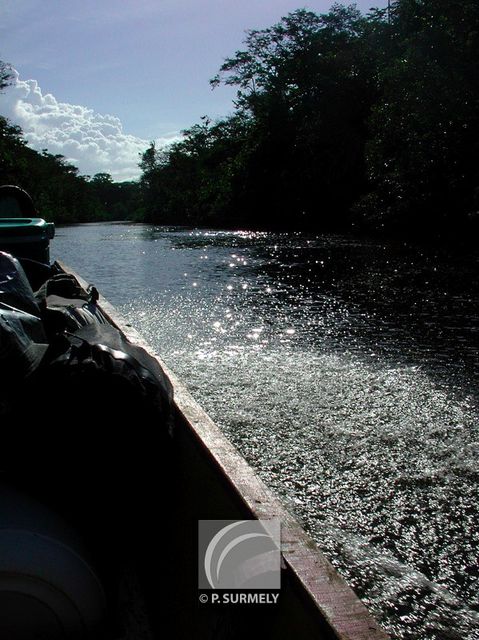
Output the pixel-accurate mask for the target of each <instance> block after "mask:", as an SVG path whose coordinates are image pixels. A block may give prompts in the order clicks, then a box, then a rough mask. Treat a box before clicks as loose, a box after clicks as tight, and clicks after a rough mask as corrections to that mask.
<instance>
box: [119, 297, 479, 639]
mask: <svg viewBox="0 0 479 640" xmlns="http://www.w3.org/2000/svg"><path fill="white" fill-rule="evenodd" d="M145 303H146V302H145ZM140 307H141V308H143V306H142V305H140ZM127 311H128V315H129V317H130V319H132V320H133V322H135V324H138V326H139V328H140V330H141V331H142V332H143V333H144V334H146V335H147V337H148V339H149V340H150V341H151V342H152V343H154V344H155V346H158V348H159V349H160V350H161V353H162V355H163V357H164V359H165V361H166V362H167V364H168V365H169V366H170V367H171V368H172V369H174V370H175V372H176V373H178V375H179V376H180V377H182V378H183V379H184V380H185V381H186V382H187V384H188V386H189V387H190V389H191V390H192V392H193V394H194V395H195V396H196V397H197V399H198V400H199V401H200V403H201V404H202V405H203V406H204V407H205V409H206V410H207V411H208V412H209V413H210V414H211V416H212V417H213V418H214V419H215V420H216V421H217V422H218V423H219V424H220V425H221V426H222V428H223V429H224V430H225V431H226V433H227V434H228V436H229V437H230V438H231V440H232V441H233V442H234V443H235V445H236V446H237V447H238V449H239V450H240V451H241V452H242V453H243V455H244V456H245V457H246V458H247V460H248V461H249V462H250V463H251V464H252V465H253V466H254V467H255V469H256V470H257V471H258V473H259V475H260V476H261V477H262V478H263V479H264V480H265V481H266V483H267V484H269V485H270V486H272V487H273V488H274V489H275V490H276V491H277V493H279V494H280V495H281V496H282V498H283V499H284V500H285V502H286V503H287V505H288V506H289V508H290V509H291V510H293V511H294V512H295V513H296V515H297V516H298V518H299V519H300V520H301V521H302V522H303V524H304V526H305V527H306V528H307V529H308V530H309V531H310V533H311V534H312V536H313V537H314V538H315V540H316V541H317V542H318V544H319V546H320V547H321V548H322V550H323V551H324V552H325V553H326V555H327V556H328V558H329V559H330V560H331V561H332V562H333V563H334V564H335V566H337V568H338V569H339V570H340V571H341V572H342V573H343V574H344V575H345V577H346V578H347V580H348V581H349V583H350V584H351V585H352V586H353V588H354V589H355V590H356V591H357V593H358V594H359V595H360V596H361V597H362V599H363V600H364V601H365V602H366V603H367V604H368V606H369V607H370V609H371V610H372V611H373V613H374V614H375V615H376V616H377V617H378V619H380V620H381V621H382V622H383V624H384V626H385V627H386V628H387V629H388V630H389V631H390V632H391V633H392V634H393V635H394V637H397V638H425V639H426V638H428V639H431V638H438V639H439V638H441V639H442V638H451V639H452V638H468V637H469V638H471V639H472V638H473V637H474V634H475V633H476V632H477V629H479V617H478V613H477V610H474V608H473V604H472V603H474V602H477V577H478V572H477V547H476V546H475V544H474V541H477V534H478V522H477V495H476V491H475V489H474V487H475V484H476V481H477V475H478V468H479V467H478V449H477V446H476V444H477V441H478V439H479V433H478V422H477V415H476V413H475V411H474V409H473V407H472V406H471V405H470V404H469V403H468V400H467V398H463V399H461V400H459V399H457V398H452V397H450V395H449V394H448V393H447V392H446V391H445V390H444V389H442V388H440V387H438V386H436V385H435V384H434V383H433V382H432V381H431V380H430V378H429V377H428V376H427V375H426V374H425V373H424V372H422V371H421V370H420V369H419V368H418V367H412V366H409V367H407V366H396V367H391V366H390V365H386V364H385V363H384V362H381V361H380V360H377V361H372V360H371V358H370V357H369V356H368V357H365V358H362V357H361V355H360V353H359V352H358V351H356V352H354V353H351V352H348V351H341V350H338V349H337V350H336V351H335V352H331V351H330V350H328V349H326V350H324V351H322V350H321V348H320V347H319V345H310V347H309V348H308V349H305V348H304V347H303V348H302V349H301V348H300V346H299V345H298V343H297V342H286V343H283V342H281V339H280V338H279V335H280V334H282V335H283V336H284V335H286V336H288V337H289V338H292V339H293V340H294V339H295V335H294V333H291V334H288V332H287V329H286V330H285V329H284V327H285V324H284V323H285V318H284V316H282V315H277V316H275V317H270V316H267V315H266V314H263V316H262V320H261V321H259V319H260V317H261V316H260V315H257V314H256V313H255V312H251V308H250V307H248V306H243V307H242V308H238V307H235V304H234V301H232V300H228V306H224V308H223V307H222V306H221V298H220V299H217V300H216V303H215V304H214V305H210V304H209V303H202V302H201V301H200V300H199V299H197V300H195V302H194V303H193V304H192V300H191V298H190V297H188V298H185V297H183V296H177V297H175V298H174V299H173V300H170V302H169V303H168V304H167V305H166V306H165V302H164V300H162V301H161V303H159V304H158V306H157V307H155V305H151V302H150V307H149V308H148V311H147V313H146V315H141V313H142V312H140V311H139V310H138V309H136V308H134V307H133V308H132V307H130V308H128V309H127ZM143 311H144V309H143ZM256 311H257V312H258V311H259V309H257V310H256ZM159 314H161V318H162V320H161V328H159V325H158V322H157V320H156V319H157V318H158V316H159ZM222 314H223V315H222ZM228 315H229V316H231V319H234V318H236V322H237V326H230V327H229V328H228V330H225V331H219V329H220V328H222V327H224V326H227V322H226V321H225V319H224V318H225V317H227V316H228ZM220 316H221V317H222V320H221V321H220V320H217V319H216V318H218V317H220ZM288 319H289V322H292V321H293V320H294V319H293V320H292V317H291V316H289V318H288ZM179 327H185V329H179ZM260 328H261V332H260V331H258V329H260ZM186 331H188V334H186ZM248 332H249V333H253V332H254V333H256V334H257V335H265V341H264V342H263V343H261V344H258V342H257V341H254V340H252V341H250V342H248V341H247V340H245V339H244V336H245V335H248ZM182 333H184V335H182ZM179 334H180V335H179ZM187 336H189V340H188V338H187ZM192 339H193V344H192ZM220 381H222V383H221V382H220ZM465 603H470V604H469V605H467V604H465Z"/></svg>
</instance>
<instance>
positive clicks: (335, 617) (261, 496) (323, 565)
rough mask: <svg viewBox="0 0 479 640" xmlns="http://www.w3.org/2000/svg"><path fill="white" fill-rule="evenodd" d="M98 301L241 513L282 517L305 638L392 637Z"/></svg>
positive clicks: (177, 384)
mask: <svg viewBox="0 0 479 640" xmlns="http://www.w3.org/2000/svg"><path fill="white" fill-rule="evenodd" d="M61 266H62V268H63V269H64V270H65V271H66V272H68V273H71V274H73V275H74V276H75V277H76V278H77V279H78V281H79V282H80V283H81V284H82V286H84V287H88V286H89V283H87V282H86V281H85V279H84V278H82V277H81V276H80V275H78V274H77V273H75V272H74V271H73V270H72V269H70V268H69V267H68V266H65V265H63V264H62V265H61ZM98 303H99V306H100V307H101V309H102V311H103V313H104V314H105V316H106V317H107V319H108V320H109V321H110V322H111V323H112V324H113V325H114V326H116V327H117V328H118V329H120V330H121V331H122V332H123V333H124V335H125V336H126V337H127V338H128V340H129V341H130V342H132V343H133V344H136V345H138V346H141V347H143V348H144V349H145V350H146V351H147V352H148V353H149V354H150V355H152V356H153V357H154V358H155V359H156V360H157V362H158V363H159V365H160V366H161V368H162V369H163V371H164V372H165V374H166V375H167V377H168V378H169V379H170V381H171V383H172V386H173V390H174V405H175V412H176V415H175V420H176V421H177V422H178V423H180V424H181V425H183V426H184V429H185V430H186V431H187V432H188V434H189V435H190V436H191V437H192V438H193V440H194V441H195V442H196V445H197V446H198V447H199V448H200V450H201V455H202V456H203V457H204V458H205V459H206V460H207V461H208V465H209V466H210V467H212V468H214V469H215V472H216V474H217V476H218V477H219V479H220V480H221V482H222V483H223V484H224V485H225V486H226V491H227V492H228V493H229V494H230V496H234V500H235V501H236V502H238V503H240V506H241V508H240V513H242V515H243V517H244V519H248V518H253V519H263V520H269V519H279V520H280V522H281V554H282V559H283V561H284V564H283V570H282V584H283V574H285V575H286V576H287V579H288V580H289V583H290V585H291V588H292V590H293V591H294V592H295V596H296V597H297V598H299V600H300V601H301V606H303V607H304V608H305V611H308V615H309V616H310V617H311V620H312V624H313V626H312V627H311V628H313V629H314V628H315V625H317V627H316V630H317V633H315V632H314V631H313V634H312V635H307V636H304V637H318V638H323V637H334V638H338V639H340V640H366V639H367V640H386V639H387V638H389V636H388V635H387V634H386V633H385V631H384V630H383V629H382V628H381V627H380V626H379V624H378V623H377V622H376V620H375V619H374V618H373V617H372V615H371V614H370V613H369V611H368V609H367V608H366V606H365V605H364V604H363V603H362V602H361V600H360V599H359V598H358V597H357V595H356V594H355V593H354V591H353V590H352V588H351V587H350V586H349V585H348V584H347V583H346V581H345V580H344V579H343V578H342V577H341V576H340V575H339V573H338V572H337V570H336V569H335V568H334V567H333V565H332V564H331V563H330V562H329V561H328V560H327V559H326V557H325V556H324V555H323V553H322V552H321V551H320V550H319V548H318V547H317V545H316V543H315V542H314V541H313V540H312V539H311V538H310V536H309V535H308V534H307V533H306V532H305V531H304V529H303V528H302V527H301V525H300V524H299V523H298V522H297V520H296V519H295V518H294V517H293V516H292V515H291V514H290V513H289V512H288V511H287V510H286V508H285V507H284V506H283V504H282V503H281V502H280V500H279V499H278V498H277V497H276V496H275V495H274V494H273V493H272V491H271V490H270V489H269V488H268V487H267V486H266V485H265V484H264V482H263V481H262V480H261V479H260V478H259V477H258V476H257V475H256V473H255V472H254V470H253V469H252V468H251V467H250V465H249V464H248V463H247V462H246V460H245V459H244V458H243V456H242V455H241V454H240V453H239V451H238V450H237V449H236V448H235V446H234V445H233V444H232V443H231V442H230V441H229V440H228V438H227V437H226V435H225V434H224V433H223V432H222V431H221V429H220V428H219V427H218V426H217V425H216V424H215V423H214V422H213V420H212V419H211V418H210V417H209V415H208V414H207V413H206V412H205V411H204V410H203V409H202V407H201V406H200V405H199V404H198V402H196V400H194V398H193V397H192V396H191V394H190V392H189V391H188V390H187V388H186V387H185V385H184V384H183V383H182V382H181V381H180V380H179V379H178V377H177V376H176V375H175V374H174V373H173V372H172V371H171V370H170V369H169V368H168V367H167V366H166V364H165V363H164V362H163V360H162V359H161V357H160V355H159V354H158V353H156V351H155V350H154V349H153V348H152V347H151V346H150V345H149V344H148V343H147V342H146V341H145V339H144V338H143V337H142V336H141V335H140V334H139V333H138V331H137V330H136V329H135V328H134V327H133V326H132V325H131V324H130V323H129V322H128V321H127V320H126V319H125V318H124V317H123V316H122V315H121V314H120V313H119V312H118V311H117V310H116V309H115V307H114V306H113V305H112V304H111V303H109V302H108V300H106V299H105V298H104V297H103V296H102V295H101V294H100V298H99V301H98ZM210 516H211V514H210ZM224 516H225V514H224V512H222V513H221V514H220V515H219V516H218V517H216V515H214V516H213V517H210V518H209V519H223V518H224ZM236 518H238V514H237V513H236V512H232V514H231V518H230V519H232V520H233V519H236ZM190 533H191V532H190ZM195 577H196V575H195ZM282 590H283V589H282ZM319 630H320V632H319ZM198 637H199V636H198ZM298 637H302V636H298Z"/></svg>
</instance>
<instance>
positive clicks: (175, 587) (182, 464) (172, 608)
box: [77, 276, 387, 640]
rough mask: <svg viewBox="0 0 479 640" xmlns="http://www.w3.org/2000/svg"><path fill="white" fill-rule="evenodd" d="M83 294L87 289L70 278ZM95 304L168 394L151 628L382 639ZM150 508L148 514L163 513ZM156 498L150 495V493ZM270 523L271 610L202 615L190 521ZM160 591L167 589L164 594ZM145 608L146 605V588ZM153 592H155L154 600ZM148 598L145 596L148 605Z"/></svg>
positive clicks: (322, 562)
mask: <svg viewBox="0 0 479 640" xmlns="http://www.w3.org/2000/svg"><path fill="white" fill-rule="evenodd" d="M77 278H78V279H79V281H80V282H82V284H83V285H84V286H86V285H87V283H86V282H85V281H84V280H82V279H81V278H80V277H79V276H77ZM99 304H100V306H101V308H102V310H103V312H104V313H105V314H106V315H107V316H108V318H109V320H110V322H111V323H112V324H114V325H115V326H116V327H118V328H119V329H121V331H122V332H123V333H124V334H125V335H126V336H127V338H128V339H129V340H130V341H131V342H133V343H135V344H137V345H141V346H142V347H143V348H144V349H145V350H146V351H148V352H149V353H150V354H152V355H153V356H154V357H155V359H156V360H157V361H158V363H159V364H160V366H161V367H162V369H163V370H164V371H165V372H166V373H167V376H168V378H169V379H170V381H171V382H172V385H173V389H174V411H175V423H176V432H177V446H176V449H175V459H174V465H173V467H174V474H175V485H176V488H175V492H174V496H170V497H171V498H172V499H170V500H169V503H168V513H167V523H166V526H167V527H168V529H169V531H170V534H171V535H169V536H167V542H166V547H165V548H163V549H160V550H159V553H158V556H157V558H156V560H155V561H153V562H156V563H157V566H154V565H152V566H151V567H150V571H151V572H152V573H153V574H157V575H159V574H161V572H162V570H163V569H162V567H164V564H165V563H168V564H169V567H168V569H167V572H166V573H167V575H168V581H167V584H166V585H163V588H162V589H161V590H160V591H161V600H160V602H158V610H157V611H156V612H155V613H156V615H157V616H158V618H159V622H157V623H156V624H153V627H156V628H158V627H160V628H162V627H163V628H164V627H165V626H166V627H168V628H169V629H171V631H172V632H173V633H174V636H172V637H175V638H239V637H244V634H245V633H247V632H249V633H255V634H262V637H267V638H276V639H279V638H285V639H290V638H298V639H304V640H306V639H309V638H311V639H313V638H315V639H320V638H321V639H322V638H339V639H342V640H346V639H348V640H366V639H368V640H373V639H374V640H380V639H385V638H387V635H386V634H385V632H384V631H383V630H382V629H381V628H380V627H379V625H378V624H377V622H376V621H375V620H374V619H373V618H372V617H371V615H370V614H369V612H368V611H367V609H366V607H365V606H364V604H363V603H362V602H361V601H360V600H359V599H358V597H357V596H356V595H355V593H354V592H353V590H352V589H351V588H350V587H349V586H348V585H347V584H346V582H345V581H344V580H343V579H342V578H341V577H340V576H339V574H338V573H337V571H336V570H335V569H334V568H333V566H332V565H331V564H330V563H329V562H328V560H326V558H325V557H324V555H323V554H322V553H321V552H320V551H319V549H318V548H317V546H316V544H315V543H314V542H313V541H312V540H311V538H310V537H309V536H308V535H307V534H306V533H305V531H304V530H303V529H302V527H301V526H300V525H299V524H298V522H297V521H296V520H295V519H294V518H293V517H292V516H291V514H289V513H288V511H287V510H286V509H285V508H284V507H283V505H282V504H281V502H280V501H279V500H278V499H277V498H276V497H275V496H274V495H273V494H272V492H271V491H270V490H269V489H268V488H267V487H266V486H265V484H264V483H263V482H262V481H261V480H260V479H259V478H258V476H257V475H256V474H255V472H254V471H253V470H252V468H251V467H250V466H249V465H248V463H247V462H246V461H245V459H244V458H243V457H242V456H241V455H240V454H239V452H238V451H237V450H236V449H235V447H234V446H233V445H232V444H231V442H230V441H229V440H228V439H227V438H226V436H225V435H224V433H223V432H222V431H221V430H220V429H219V428H218V426H217V425H216V424H215V423H214V422H213V421H212V419H211V418H210V417H209V416H208V415H207V414H206V413H205V411H204V410H203V409H202V408H201V407H200V406H199V404H198V403H197V402H196V401H195V400H194V399H193V398H192V396H191V395H190V393H189V392H188V390H187V388H186V387H185V386H184V384H182V382H181V381H180V380H179V379H178V378H177V377H176V375H175V374H174V373H173V372H172V371H171V370H169V369H168V367H167V366H166V365H165V363H164V362H163V361H162V360H161V358H160V357H159V355H158V354H156V353H155V352H154V350H153V349H152V348H151V347H150V346H149V345H148V344H147V343H146V342H145V340H144V339H143V338H142V337H141V336H140V335H139V334H138V332H137V331H136V330H135V329H134V328H133V327H132V326H131V325H130V324H129V323H128V321H127V320H125V319H124V318H123V317H122V316H121V315H120V314H119V313H118V312H117V311H116V310H115V309H114V307H113V306H112V305H111V304H110V303H108V301H107V300H105V299H104V298H103V297H100V300H99ZM157 491H158V494H157V495H158V503H157V504H156V505H155V504H151V510H152V514H153V515H154V512H155V510H157V509H159V510H162V501H163V499H162V497H161V493H162V492H163V491H164V487H161V486H158V488H157ZM155 493H156V490H155ZM251 518H252V519H263V520H269V519H279V520H280V521H281V551H282V558H283V560H284V564H283V568H282V576H281V585H282V586H281V596H280V601H279V604H278V605H277V606H275V607H271V608H269V609H267V610H265V609H264V608H263V609H261V607H260V606H258V607H256V609H251V608H250V609H246V610H245V609H241V608H240V609H237V610H234V609H230V610H229V611H227V612H226V613H225V612H224V611H222V610H221V609H220V610H218V609H214V608H205V607H202V606H201V605H199V604H198V602H197V597H198V593H197V591H198V590H197V584H196V582H197V562H198V559H197V539H196V532H197V523H198V521H199V520H205V519H209V520H239V519H251ZM164 587H166V588H164ZM151 590H152V593H150V594H149V599H150V601H151V598H153V599H155V597H157V596H155V591H156V587H155V585H154V584H153V585H151ZM158 593H159V592H158ZM147 599H148V597H147Z"/></svg>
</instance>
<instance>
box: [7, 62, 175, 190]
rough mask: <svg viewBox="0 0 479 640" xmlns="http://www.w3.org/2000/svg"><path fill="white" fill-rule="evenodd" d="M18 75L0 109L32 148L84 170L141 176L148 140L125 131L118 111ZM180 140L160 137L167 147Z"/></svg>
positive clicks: (118, 176)
mask: <svg viewBox="0 0 479 640" xmlns="http://www.w3.org/2000/svg"><path fill="white" fill-rule="evenodd" d="M13 75H14V81H13V83H12V85H11V86H10V87H8V88H7V89H6V90H5V93H4V94H2V95H0V113H1V114H2V115H3V116H4V117H6V118H8V119H9V120H11V121H12V122H13V123H14V124H17V125H19V126H20V127H21V128H22V130H23V132H24V134H25V138H26V140H27V141H28V145H29V146H30V147H32V148H33V149H36V150H37V151H41V150H42V149H48V151H49V152H50V153H53V154H57V153H59V154H62V155H64V156H65V157H66V158H67V160H68V161H69V162H71V163H72V164H74V165H75V166H76V167H78V168H79V170H80V173H82V174H87V175H94V174H95V173H99V172H106V173H110V174H111V175H112V177H113V179H114V180H131V179H135V178H137V177H138V176H139V174H140V170H139V168H138V160H139V156H138V154H139V153H142V152H143V151H144V150H145V149H146V148H147V147H148V145H149V141H148V140H143V139H142V138H137V137H136V136H132V135H129V134H127V133H124V132H123V128H122V124H121V121H120V120H119V118H117V117H115V116H111V115H102V114H100V113H96V112H95V111H93V110H92V109H88V108H87V107H83V106H81V105H74V104H68V103H66V102H59V101H58V100H57V99H56V98H55V97H54V96H53V95H52V94H51V93H46V94H43V92H42V90H41V88H40V87H39V86H38V83H37V81H36V80H20V77H19V74H18V72H17V71H15V70H14V71H13ZM175 139H178V136H175V135H172V136H171V137H167V138H161V139H159V140H157V141H156V142H157V144H158V146H162V145H164V144H168V143H170V142H173V141H174V140H175Z"/></svg>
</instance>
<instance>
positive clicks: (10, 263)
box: [0, 251, 48, 401]
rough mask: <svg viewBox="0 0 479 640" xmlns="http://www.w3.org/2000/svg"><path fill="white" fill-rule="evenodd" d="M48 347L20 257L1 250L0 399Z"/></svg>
mask: <svg viewBox="0 0 479 640" xmlns="http://www.w3.org/2000/svg"><path fill="white" fill-rule="evenodd" d="M47 349H48V339H47V336H46V333H45V330H44V326H43V322H42V319H41V311H40V308H39V306H38V304H37V302H36V300H35V296H34V293H33V291H32V288H31V286H30V283H29V282H28V279H27V277H26V275H25V272H24V270H23V268H22V266H21V265H20V263H19V261H18V260H17V259H16V258H14V257H13V256H11V255H10V254H8V253H4V252H2V251H0V376H1V386H0V388H1V392H0V396H3V398H2V397H0V400H3V401H5V400H6V398H5V396H8V395H9V394H10V393H11V389H12V387H13V388H14V387H16V386H17V385H18V384H19V383H20V382H21V381H22V380H23V379H24V378H26V377H27V376H29V375H30V374H32V372H33V371H35V369H36V368H37V367H38V366H39V364H40V362H41V361H42V359H43V358H44V356H45V354H46V352H47Z"/></svg>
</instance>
